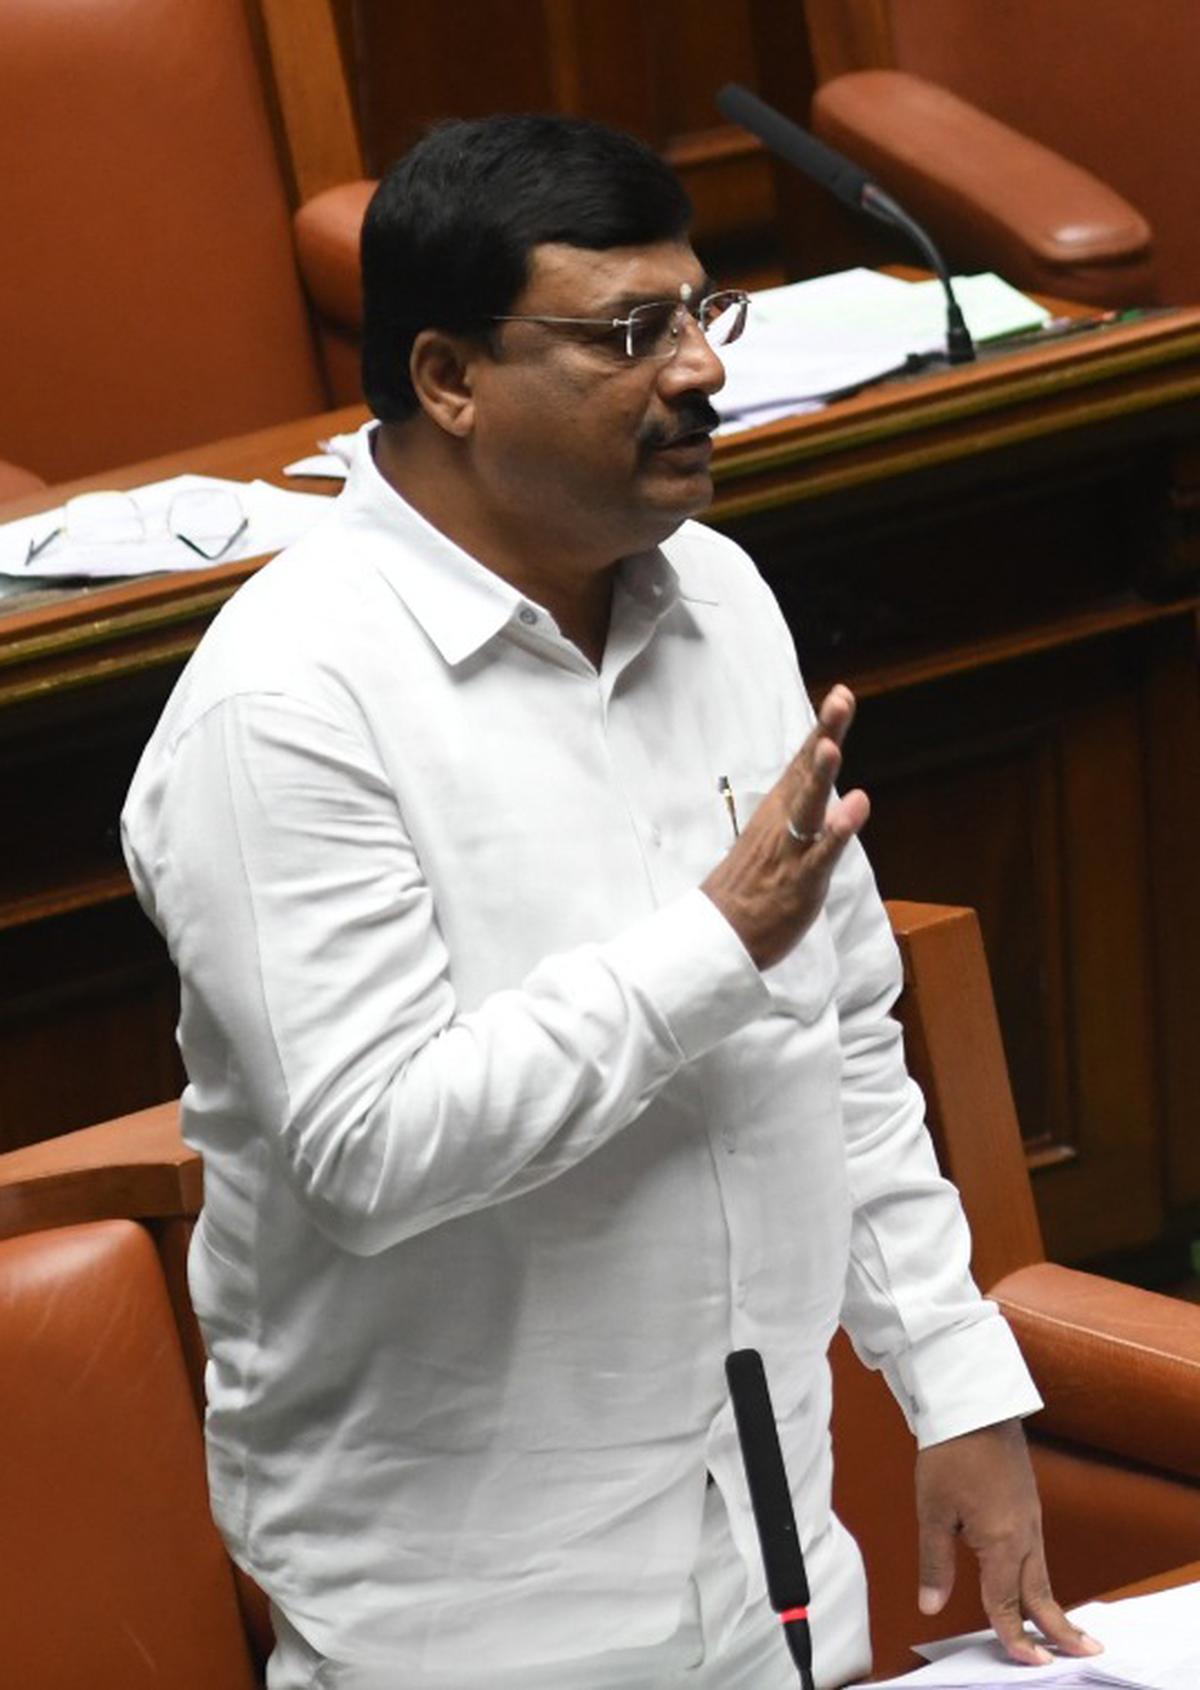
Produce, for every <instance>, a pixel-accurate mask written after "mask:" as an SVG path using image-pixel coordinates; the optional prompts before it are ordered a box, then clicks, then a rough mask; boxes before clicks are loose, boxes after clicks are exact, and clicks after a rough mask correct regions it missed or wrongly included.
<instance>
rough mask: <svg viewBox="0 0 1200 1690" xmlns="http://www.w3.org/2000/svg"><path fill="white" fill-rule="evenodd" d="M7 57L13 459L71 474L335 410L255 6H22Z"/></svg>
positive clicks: (209, 1)
mask: <svg viewBox="0 0 1200 1690" xmlns="http://www.w3.org/2000/svg"><path fill="white" fill-rule="evenodd" d="M0 64H3V66H4V98H3V100H2V101H0V154H2V156H3V158H4V162H5V168H4V170H3V171H0V227H3V229H4V230H5V242H4V261H3V263H2V264H0V322H2V323H3V324H4V359H3V363H4V403H3V406H2V407H0V458H7V459H10V460H11V461H12V462H14V463H17V464H21V465H23V466H25V467H26V468H27V469H30V470H33V471H35V472H36V473H37V474H39V475H41V476H42V477H44V478H45V479H46V480H49V481H56V480H64V479H67V478H69V477H72V476H76V475H82V474H87V473H90V472H92V471H102V470H104V469H106V468H110V467H113V466H116V465H118V464H123V463H131V462H137V461H139V460H141V459H143V458H148V457H152V456H155V455H157V454H159V453H164V452H168V451H174V450H176V449H178V448H182V447H186V446H190V445H194V444H196V443H198V442H201V441H207V440H213V439H218V438H222V437H224V436H226V435H230V434H238V433H243V432H246V431H248V430H251V429H255V428H260V427H267V426H269V425H270V424H272V423H276V422H282V421H286V420H288V419H290V418H292V417H297V416H302V415H305V414H307V413H310V412H314V411H319V410H321V409H322V408H323V407H324V406H325V404H326V402H327V401H326V390H325V386H324V383H323V379H322V376H321V373H320V369H319V365H318V360H317V355H316V352H315V350H314V342H313V337H312V332H311V328H310V324H309V320H308V314H307V308H306V305H305V302H304V298H303V294H302V290H301V287H300V283H299V280H298V276H297V271H296V266H295V262H294V259H293V253H292V236H291V230H290V226H289V205H288V198H287V193H286V190H285V186H284V178H283V175H282V173H281V168H280V163H279V157H278V154H277V151H276V144H275V140H274V137H273V134H272V127H271V122H270V120H269V117H268V110H269V106H268V101H267V98H266V95H265V91H264V86H263V79H262V75H261V71H260V59H259V57H258V55H257V53H256V48H255V42H254V39H253V37H252V34H251V29H250V24H249V19H248V8H247V6H246V3H245V0H123V3H122V4H121V5H119V6H117V5H113V4H112V0H5V4H4V5H3V6H0Z"/></svg>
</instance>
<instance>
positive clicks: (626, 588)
mask: <svg viewBox="0 0 1200 1690" xmlns="http://www.w3.org/2000/svg"><path fill="white" fill-rule="evenodd" d="M378 426H379V425H378V423H376V422H369V423H366V424H364V426H363V427H362V428H361V429H360V430H359V431H358V435H357V437H356V439H355V443H354V448H353V451H352V454H351V459H350V471H349V474H348V476H347V478H346V486H345V490H344V492H343V493H342V496H341V499H340V500H339V504H340V505H341V510H342V515H343V517H344V519H345V520H347V521H348V522H349V523H351V524H352V525H353V527H354V528H355V530H356V532H357V534H359V535H360V536H364V537H368V536H369V537H370V542H371V543H370V544H369V548H368V549H369V553H370V556H371V560H372V562H373V563H374V564H375V566H376V567H377V568H378V569H379V571H380V573H381V574H382V575H383V576H384V577H385V579H386V580H387V581H388V583H389V585H390V586H391V587H392V589H393V591H394V592H395V593H396V594H397V595H398V597H400V598H401V599H403V601H404V603H405V604H406V605H407V607H408V609H409V610H410V612H411V613H412V615H413V616H414V617H415V618H416V620H417V621H418V622H419V623H420V625H421V627H422V628H423V629H424V631H425V633H426V634H427V635H428V637H429V639H430V640H431V641H432V642H433V644H434V645H435V646H436V647H437V649H438V651H439V652H440V653H441V654H442V657H443V658H444V659H445V661H446V662H447V663H448V664H450V665H451V666H453V665H455V664H458V663H462V662H464V661H465V660H466V659H467V658H469V657H472V656H474V654H475V653H476V652H477V651H479V650H480V649H481V648H482V647H483V646H484V645H486V644H487V642H488V641H489V640H490V639H492V638H494V636H495V635H496V634H498V633H500V632H501V630H502V629H504V628H506V627H508V626H509V625H510V624H514V623H515V624H517V625H518V626H520V622H519V619H520V614H521V611H522V610H526V611H527V610H528V609H529V608H530V605H529V601H528V600H527V599H526V598H525V597H524V595H523V594H522V593H520V592H519V591H518V590H517V588H516V587H514V586H513V585H512V583H511V582H509V581H505V580H504V579H503V577H502V576H499V575H496V574H495V573H494V572H493V571H492V570H490V569H488V568H487V567H486V565H484V564H482V563H480V562H479V561H478V560H477V559H476V558H473V557H472V556H471V554H470V553H469V552H466V551H464V550H463V548H462V547H461V546H459V545H457V544H456V543H455V541H453V540H451V539H450V538H449V537H448V536H447V535H445V534H443V533H442V531H441V530H440V529H439V528H435V527H434V526H433V524H432V523H431V522H427V521H426V519H425V518H424V517H423V516H422V515H421V514H420V512H419V511H416V510H414V509H413V507H412V506H411V505H410V504H409V503H408V501H407V500H406V499H404V498H402V497H401V495H400V494H399V493H398V492H397V491H396V489H395V488H394V487H393V486H392V485H391V484H390V482H388V481H386V480H385V479H384V477H383V476H382V475H381V474H380V472H379V469H378V468H377V466H376V463H375V457H374V453H373V451H372V446H371V437H372V435H373V434H374V432H375V430H376V429H377V428H378ZM619 584H620V588H621V591H620V592H619V593H618V595H617V598H616V599H615V600H614V617H615V616H617V615H618V614H619V604H620V600H621V598H622V596H624V597H626V598H627V599H628V600H630V601H632V604H633V606H634V607H635V608H636V611H637V613H639V614H640V615H641V616H642V617H647V616H648V617H651V618H653V619H654V620H657V619H658V618H659V617H661V616H663V615H664V614H665V613H666V611H667V610H668V609H670V607H671V606H672V605H673V604H674V603H675V602H676V600H677V599H678V597H679V596H680V594H679V579H678V576H677V574H676V571H675V569H674V567H673V565H672V564H671V563H670V562H669V561H668V560H667V558H666V557H665V556H664V555H663V553H662V551H661V550H659V549H658V548H655V549H654V550H652V551H648V552H640V553H638V554H636V555H634V556H631V557H629V558H626V559H625V560H624V562H623V563H622V565H621V571H620V579H619ZM542 614H543V615H544V614H545V612H544V611H543V612H542Z"/></svg>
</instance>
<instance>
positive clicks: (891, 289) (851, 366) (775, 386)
mask: <svg viewBox="0 0 1200 1690" xmlns="http://www.w3.org/2000/svg"><path fill="white" fill-rule="evenodd" d="M954 290H955V294H956V296H957V298H958V302H959V304H960V306H961V307H962V311H963V316H964V318H965V319H966V323H967V327H968V328H969V329H970V331H971V334H972V336H973V337H974V338H975V339H976V340H978V341H985V340H991V339H995V338H997V337H998V336H1001V335H1006V334H1016V333H1019V332H1021V331H1023V330H1027V329H1036V328H1038V327H1039V326H1040V325H1041V324H1043V323H1045V322H1048V321H1049V319H1050V313H1049V312H1048V311H1046V310H1044V309H1043V308H1042V306H1040V305H1036V304H1035V303H1034V302H1033V301H1032V300H1030V299H1027V298H1026V297H1025V295H1024V294H1021V293H1018V292H1017V290H1016V289H1015V288H1012V287H1009V285H1008V283H1007V282H1004V281H1001V279H1000V278H999V277H998V276H993V275H980V276H959V277H956V278H955V279H954ZM945 343H946V295H945V292H944V290H943V288H942V285H941V283H940V282H937V281H927V282H905V281H901V280H900V279H899V278H898V277H896V276H885V275H881V274H880V273H879V272H878V271H877V270H861V269H860V270H844V271H841V272H839V273H838V274H837V275H833V276H817V277H814V278H813V279H812V280H811V281H806V282H792V283H790V284H788V285H787V286H785V287H779V288H768V289H765V290H764V291H763V292H761V293H756V294H754V295H753V296H752V299H751V305H750V315H749V317H748V319H747V323H746V332H745V333H744V334H743V336H742V338H741V339H740V340H736V341H734V343H733V344H732V346H727V347H723V348H722V349H721V354H720V356H721V359H722V362H723V363H724V365H725V386H724V387H723V388H722V390H721V392H720V393H718V394H717V395H716V397H715V399H714V400H713V403H714V404H715V405H716V407H717V410H718V412H719V413H720V416H721V420H722V424H723V425H724V428H725V429H730V428H731V427H732V426H733V425H734V424H736V423H739V422H740V424H741V426H742V427H745V426H747V424H749V423H758V422H765V421H768V420H770V419H771V418H774V417H777V416H780V415H789V414H792V413H793V412H794V411H796V410H798V409H799V408H800V407H801V406H802V405H803V406H804V408H806V409H807V408H808V407H809V405H810V404H811V401H813V400H820V399H830V398H835V397H837V396H838V395H839V394H843V393H848V392H852V391H854V390H856V389H858V388H860V387H863V386H865V385H866V384H867V383H868V382H872V381H878V380H879V379H880V378H881V377H882V376H886V375H890V374H892V373H893V372H895V371H898V370H900V369H902V368H903V367H904V365H905V362H906V360H907V359H908V358H909V357H910V356H915V357H925V356H927V355H929V354H931V353H937V352H940V351H942V350H943V349H944V347H945ZM723 431H724V430H723Z"/></svg>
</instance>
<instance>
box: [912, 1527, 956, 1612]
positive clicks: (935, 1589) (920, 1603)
mask: <svg viewBox="0 0 1200 1690" xmlns="http://www.w3.org/2000/svg"><path fill="white" fill-rule="evenodd" d="M955 1543H956V1538H955V1534H954V1533H953V1532H952V1531H951V1530H950V1528H949V1527H948V1526H942V1525H936V1524H934V1523H933V1522H931V1521H930V1522H926V1521H922V1523H921V1527H920V1536H919V1540H918V1549H917V1560H918V1566H919V1569H920V1571H919V1574H918V1577H919V1579H920V1583H919V1586H918V1589H917V1607H918V1608H919V1609H920V1610H921V1612H922V1613H923V1614H940V1613H941V1611H942V1609H943V1608H944V1607H945V1606H946V1603H947V1602H948V1601H949V1600H950V1592H951V1591H952V1590H953V1589H954V1571H955Z"/></svg>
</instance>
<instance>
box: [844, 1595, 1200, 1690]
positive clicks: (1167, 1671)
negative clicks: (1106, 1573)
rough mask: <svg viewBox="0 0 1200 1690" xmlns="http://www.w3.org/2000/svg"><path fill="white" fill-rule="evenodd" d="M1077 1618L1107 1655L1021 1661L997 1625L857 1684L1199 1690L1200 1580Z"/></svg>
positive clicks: (953, 1689) (924, 1647)
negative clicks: (1035, 1663) (1004, 1644)
mask: <svg viewBox="0 0 1200 1690" xmlns="http://www.w3.org/2000/svg"><path fill="white" fill-rule="evenodd" d="M1071 1618H1072V1619H1073V1620H1074V1621H1075V1624H1076V1625H1078V1626H1082V1627H1083V1629H1084V1631H1086V1632H1087V1633H1088V1634H1089V1636H1091V1637H1095V1638H1096V1639H1097V1640H1098V1641H1099V1642H1101V1643H1103V1645H1104V1653H1103V1654H1102V1655H1087V1656H1084V1657H1082V1658H1076V1657H1074V1656H1067V1655H1056V1656H1055V1658H1054V1659H1053V1660H1052V1661H1051V1662H1049V1664H1048V1665H1046V1666H1041V1667H1027V1666H1020V1665H1018V1664H1017V1662H1016V1661H1012V1660H1010V1659H1009V1658H1008V1656H1007V1655H1006V1654H1005V1652H1004V1650H1003V1649H1002V1648H1001V1646H1000V1644H999V1642H998V1641H997V1640H996V1635H995V1633H994V1632H991V1631H987V1632H977V1633H976V1634H975V1635H974V1636H971V1637H955V1638H948V1639H947V1640H946V1641H945V1642H942V1643H926V1644H919V1645H918V1646H917V1647H918V1652H919V1653H920V1654H922V1655H925V1656H926V1657H927V1659H928V1661H929V1664H928V1666H923V1667H918V1668H917V1670H916V1671H915V1672H909V1673H905V1674H904V1675H903V1677H901V1678H889V1679H888V1680H886V1683H883V1682H881V1683H878V1684H874V1685H862V1686H860V1687H859V1690H889V1687H893V1686H894V1687H895V1690H933V1687H934V1686H937V1687H938V1690H981V1687H982V1686H984V1685H993V1684H1023V1685H1027V1686H1028V1687H1029V1690H1039V1687H1040V1686H1042V1685H1052V1686H1054V1690H1084V1687H1085V1686H1088V1687H1091V1686H1095V1687H1100V1686H1104V1685H1109V1686H1115V1687H1119V1690H1197V1686H1200V1584H1185V1585H1181V1586H1180V1587H1179V1588H1178V1589H1177V1590H1162V1591H1156V1592H1155V1593H1154V1594H1153V1595H1152V1596H1131V1597H1127V1598H1126V1599H1125V1600H1124V1601H1122V1602H1089V1603H1087V1604H1086V1605H1085V1606H1084V1607H1082V1608H1076V1609H1074V1610H1073V1611H1072V1613H1071Z"/></svg>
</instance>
